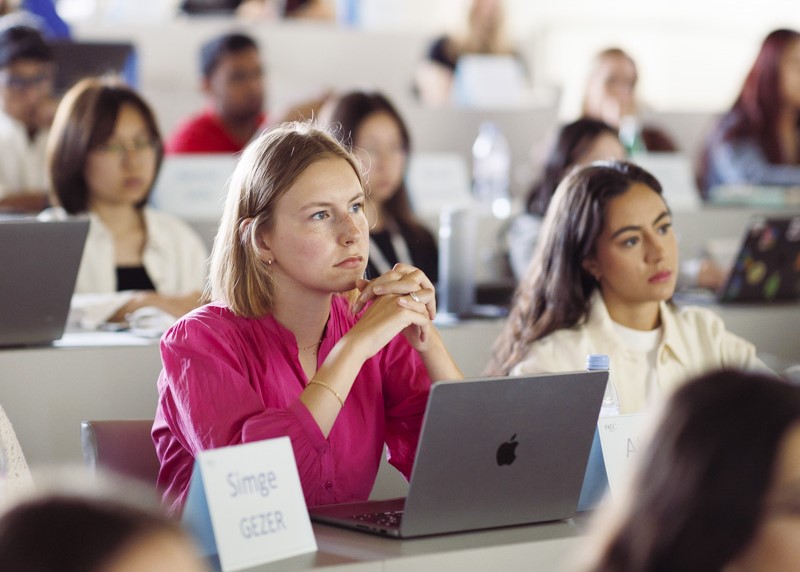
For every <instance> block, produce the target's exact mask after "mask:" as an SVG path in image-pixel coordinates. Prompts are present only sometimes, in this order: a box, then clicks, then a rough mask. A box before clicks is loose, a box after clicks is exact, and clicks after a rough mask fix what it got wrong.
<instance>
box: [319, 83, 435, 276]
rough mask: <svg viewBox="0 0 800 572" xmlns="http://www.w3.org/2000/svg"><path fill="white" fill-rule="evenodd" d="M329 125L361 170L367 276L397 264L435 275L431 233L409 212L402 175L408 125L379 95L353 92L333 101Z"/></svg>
mask: <svg viewBox="0 0 800 572" xmlns="http://www.w3.org/2000/svg"><path fill="white" fill-rule="evenodd" d="M330 120H331V123H333V124H337V123H338V124H339V125H340V134H341V136H342V139H343V141H344V143H345V144H346V145H348V146H350V147H351V148H352V150H353V151H355V153H356V155H357V156H358V157H359V158H360V159H361V161H362V162H363V164H364V170H365V171H366V178H367V185H368V189H369V195H368V197H367V198H368V201H369V203H368V205H367V217H368V219H369V223H370V254H369V265H368V266H367V277H368V278H375V277H377V276H379V275H381V274H382V273H384V272H386V271H387V270H389V269H391V268H392V266H394V265H395V264H396V263H398V262H402V263H405V264H411V265H413V266H416V267H417V268H419V269H420V270H422V271H423V272H424V273H425V274H426V275H427V276H428V277H429V278H430V279H431V281H432V282H434V283H435V282H436V281H437V279H438V265H439V253H438V250H437V246H436V241H435V240H434V238H433V235H432V234H431V232H430V231H429V230H428V229H427V228H425V226H424V225H423V224H422V223H421V222H420V221H419V220H418V219H417V217H416V216H414V213H413V211H412V209H411V201H410V199H409V195H408V190H407V189H406V185H405V180H404V175H405V171H406V165H407V162H408V155H409V153H410V151H411V140H410V137H409V133H408V129H407V128H406V126H405V123H404V122H403V119H402V118H401V117H400V114H399V113H398V112H397V110H396V109H395V107H394V105H392V103H391V102H390V101H389V100H388V99H387V98H386V97H385V96H383V95H381V94H380V93H366V92H361V91H354V92H350V93H347V94H345V95H343V96H342V97H341V98H340V99H339V101H338V103H337V104H336V105H335V107H334V109H333V112H332V114H331V117H330Z"/></svg>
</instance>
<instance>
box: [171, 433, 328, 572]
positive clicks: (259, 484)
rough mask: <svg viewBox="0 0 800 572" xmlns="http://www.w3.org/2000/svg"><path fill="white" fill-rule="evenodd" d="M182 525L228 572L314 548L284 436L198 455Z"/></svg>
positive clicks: (312, 533) (291, 454) (290, 449)
mask: <svg viewBox="0 0 800 572" xmlns="http://www.w3.org/2000/svg"><path fill="white" fill-rule="evenodd" d="M183 523H184V525H185V526H187V527H188V528H189V529H190V530H191V531H192V533H193V534H194V536H195V538H196V539H197V541H198V543H199V544H200V548H201V550H202V551H203V553H204V555H214V554H218V555H219V560H220V565H221V567H222V570H223V571H226V572H227V571H228V570H240V569H242V568H248V567H251V566H256V565H259V564H264V563H267V562H273V561H275V560H281V559H283V558H290V557H292V556H297V555H299V554H305V553H306V552H313V551H315V550H316V549H317V542H316V540H315V538H314V531H313V529H312V528H311V521H310V520H309V518H308V510H307V509H306V504H305V500H304V498H303V490H302V487H301V485H300V476H299V475H298V473H297V465H296V464H295V459H294V453H293V451H292V445H291V442H290V440H289V438H288V437H279V438H277V439H267V440H264V441H257V442H254V443H246V444H244V445H234V446H231V447H223V448H220V449H212V450H209V451H203V452H202V453H200V454H199V455H198V456H197V459H196V460H195V464H194V469H193V471H192V481H191V485H190V487H189V494H188V497H187V500H186V506H185V508H184V511H183Z"/></svg>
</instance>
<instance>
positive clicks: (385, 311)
mask: <svg viewBox="0 0 800 572" xmlns="http://www.w3.org/2000/svg"><path fill="white" fill-rule="evenodd" d="M356 287H357V288H358V289H359V290H360V291H361V294H360V295H359V297H358V299H357V300H356V302H355V303H354V305H353V312H354V313H358V312H360V311H361V310H363V309H364V308H365V307H367V305H368V304H369V303H370V302H372V304H371V305H369V307H368V308H367V311H366V312H364V314H363V315H362V316H361V319H360V320H359V322H358V324H357V325H356V327H355V328H354V329H358V330H363V331H364V332H365V333H367V334H368V335H370V336H373V340H374V342H375V344H380V347H377V348H375V351H374V352H373V354H374V353H375V352H377V351H378V350H379V349H380V348H382V347H383V346H384V345H386V344H387V343H388V342H389V341H390V340H391V339H392V338H393V337H394V336H395V335H397V333H399V332H400V331H402V332H403V335H404V336H405V337H406V339H407V340H408V342H409V343H410V344H411V346H412V347H413V348H414V349H416V350H417V351H419V352H424V351H425V350H427V349H428V345H429V341H430V336H429V332H430V328H431V327H432V325H431V320H433V318H434V317H435V316H436V291H435V289H434V287H433V284H432V283H431V281H430V280H429V279H428V277H427V276H426V275H425V273H424V272H422V271H421V270H419V269H418V268H415V267H413V266H409V265H407V264H395V266H394V268H392V269H391V270H390V271H388V272H385V273H384V274H382V275H381V276H379V277H378V278H375V279H374V280H359V281H357V283H356Z"/></svg>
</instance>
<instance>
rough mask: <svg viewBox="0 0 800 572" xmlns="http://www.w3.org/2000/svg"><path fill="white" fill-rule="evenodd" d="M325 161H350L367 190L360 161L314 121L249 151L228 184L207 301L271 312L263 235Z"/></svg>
mask: <svg viewBox="0 0 800 572" xmlns="http://www.w3.org/2000/svg"><path fill="white" fill-rule="evenodd" d="M326 159H342V160H344V161H347V163H348V164H349V165H350V167H352V169H353V172H354V173H355V174H356V176H357V177H358V180H359V183H360V184H361V187H362V188H363V187H364V181H363V179H362V177H361V172H360V169H359V162H358V159H356V157H355V156H354V155H353V154H352V153H350V152H349V151H348V150H347V149H345V148H344V147H343V146H342V145H341V144H340V143H339V142H338V141H337V140H336V139H335V138H334V137H333V136H332V135H330V134H329V133H328V132H327V131H325V130H323V129H321V128H319V127H316V126H314V125H313V124H311V123H300V122H295V123H284V124H282V125H279V126H277V127H274V128H273V129H271V130H270V131H267V132H265V133H263V134H262V135H261V136H259V137H258V139H256V140H255V141H253V142H252V143H250V145H248V146H247V147H246V148H245V150H244V152H243V153H242V156H241V158H240V159H239V162H238V164H237V165H236V169H235V170H234V172H233V175H232V176H231V179H230V182H229V184H228V196H227V199H226V201H225V209H224V211H223V214H222V219H221V220H220V225H219V231H218V232H217V235H216V237H215V238H214V246H213V248H212V250H211V267H210V276H209V287H208V289H207V292H206V298H210V299H211V300H214V301H220V302H223V303H225V304H226V305H227V306H228V307H229V308H230V309H231V311H233V312H234V313H235V314H236V315H237V316H244V317H248V318H257V317H261V316H263V315H265V314H267V313H269V312H270V311H271V310H272V305H273V302H274V296H275V284H274V278H273V276H272V272H271V271H270V267H269V266H268V265H267V264H265V263H264V261H263V260H262V259H261V257H260V254H261V249H260V246H259V242H258V237H259V236H260V235H261V234H263V233H264V232H266V231H268V230H270V229H272V228H273V225H274V224H275V217H274V214H275V208H276V206H277V204H278V201H279V200H280V199H281V197H282V196H283V195H285V194H286V192H287V191H288V190H289V189H290V188H291V186H292V185H293V184H294V182H295V181H296V180H297V178H298V177H299V176H300V175H301V174H302V173H303V172H304V171H305V170H306V169H307V168H308V167H309V166H310V165H311V164H313V163H316V162H317V161H322V160H326ZM248 219H251V222H250V223H249V224H246V222H247V221H248Z"/></svg>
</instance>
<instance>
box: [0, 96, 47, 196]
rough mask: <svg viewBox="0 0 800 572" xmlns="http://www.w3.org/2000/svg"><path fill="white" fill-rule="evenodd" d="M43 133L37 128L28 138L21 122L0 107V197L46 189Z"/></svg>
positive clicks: (44, 132) (45, 138) (45, 135)
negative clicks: (31, 137)
mask: <svg viewBox="0 0 800 572" xmlns="http://www.w3.org/2000/svg"><path fill="white" fill-rule="evenodd" d="M47 135H48V131H47V130H43V129H40V130H39V131H38V132H37V133H36V135H35V136H34V138H33V141H31V140H30V139H28V129H27V128H26V127H25V125H23V124H22V123H21V122H19V121H17V120H16V119H14V118H13V117H11V116H9V115H7V114H6V113H5V112H4V111H2V110H0V149H2V150H3V151H2V153H0V198H3V197H7V196H9V195H11V194H14V193H17V192H19V191H36V192H40V193H43V192H45V191H46V190H47V188H48V186H49V184H48V177H47V160H46V146H47Z"/></svg>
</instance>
